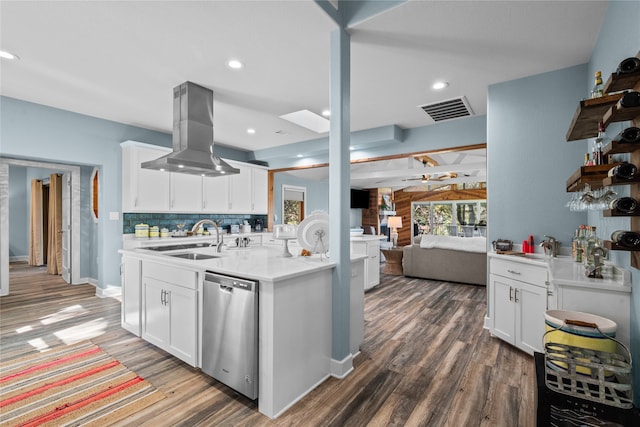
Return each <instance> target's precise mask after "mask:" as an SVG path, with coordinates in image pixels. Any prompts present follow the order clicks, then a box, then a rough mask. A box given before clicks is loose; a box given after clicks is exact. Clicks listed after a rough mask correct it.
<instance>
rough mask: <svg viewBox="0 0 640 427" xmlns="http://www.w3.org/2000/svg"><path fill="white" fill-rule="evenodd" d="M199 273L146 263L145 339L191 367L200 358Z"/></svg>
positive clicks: (144, 290) (143, 301)
mask: <svg viewBox="0 0 640 427" xmlns="http://www.w3.org/2000/svg"><path fill="white" fill-rule="evenodd" d="M198 288H199V286H198V273H197V272H196V271H191V270H186V269H180V268H176V267H170V266H166V265H164V264H159V263H156V262H151V261H144V262H143V264H142V295H143V300H142V338H144V339H145V340H146V341H149V342H150V343H151V344H154V345H156V346H158V347H160V348H162V349H163V350H165V351H167V352H169V353H171V354H173V355H174V356H176V357H177V358H179V359H181V360H183V361H184V362H186V363H188V364H189V365H191V366H199V359H198V343H199V340H198Z"/></svg>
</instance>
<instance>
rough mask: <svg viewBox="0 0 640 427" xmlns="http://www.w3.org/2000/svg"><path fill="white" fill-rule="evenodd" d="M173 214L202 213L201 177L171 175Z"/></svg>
mask: <svg viewBox="0 0 640 427" xmlns="http://www.w3.org/2000/svg"><path fill="white" fill-rule="evenodd" d="M169 208H170V209H171V210H172V211H174V212H201V211H202V177H201V176H199V175H188V174H184V173H171V203H170V206H169Z"/></svg>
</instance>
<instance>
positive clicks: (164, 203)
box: [121, 141, 171, 212]
mask: <svg viewBox="0 0 640 427" xmlns="http://www.w3.org/2000/svg"><path fill="white" fill-rule="evenodd" d="M121 145H122V211H123V212H154V211H160V212H162V211H168V210H169V186H170V176H171V175H170V174H169V173H167V172H161V171H156V170H151V169H142V168H141V167H140V164H142V163H144V162H146V161H149V160H155V159H157V158H158V157H161V156H164V155H165V154H167V153H169V152H170V151H171V150H170V149H168V148H162V147H153V146H150V145H148V144H140V143H136V142H133V141H126V142H123V143H122V144H121Z"/></svg>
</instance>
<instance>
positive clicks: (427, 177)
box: [403, 172, 468, 183]
mask: <svg viewBox="0 0 640 427" xmlns="http://www.w3.org/2000/svg"><path fill="white" fill-rule="evenodd" d="M465 176H468V175H467V174H465ZM457 177H458V173H457V172H445V173H442V174H424V175H422V176H421V177H420V178H407V179H403V181H420V182H422V183H427V182H430V181H444V180H447V179H452V178H457Z"/></svg>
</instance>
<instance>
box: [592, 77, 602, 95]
mask: <svg viewBox="0 0 640 427" xmlns="http://www.w3.org/2000/svg"><path fill="white" fill-rule="evenodd" d="M602 89H603V85H602V73H601V72H600V71H596V76H595V83H594V84H593V89H591V98H601V97H602V96H603V95H604V93H603V90H602Z"/></svg>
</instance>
